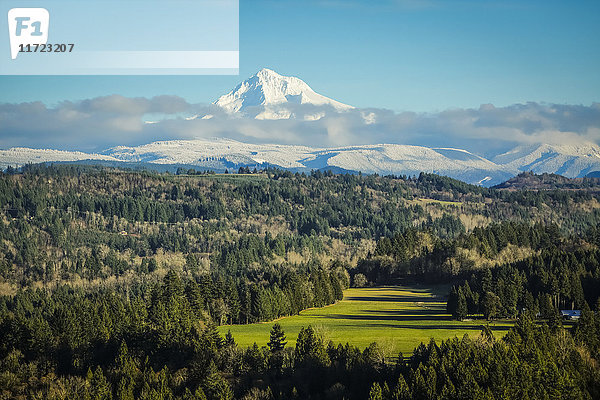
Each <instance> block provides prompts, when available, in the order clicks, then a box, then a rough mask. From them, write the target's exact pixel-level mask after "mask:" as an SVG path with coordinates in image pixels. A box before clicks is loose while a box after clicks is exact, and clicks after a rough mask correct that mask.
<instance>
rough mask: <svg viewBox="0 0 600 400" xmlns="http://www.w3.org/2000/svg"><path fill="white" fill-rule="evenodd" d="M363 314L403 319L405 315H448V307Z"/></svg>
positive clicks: (371, 311)
mask: <svg viewBox="0 0 600 400" xmlns="http://www.w3.org/2000/svg"><path fill="white" fill-rule="evenodd" d="M360 312H363V313H371V314H384V315H385V314H387V315H396V316H398V317H402V316H404V315H438V314H446V307H442V306H440V307H436V308H415V309H414V310H360Z"/></svg>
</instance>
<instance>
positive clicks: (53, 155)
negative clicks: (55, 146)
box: [0, 147, 118, 169]
mask: <svg viewBox="0 0 600 400" xmlns="http://www.w3.org/2000/svg"><path fill="white" fill-rule="evenodd" d="M79 160H102V161H118V160H117V159H115V158H114V157H111V156H109V155H102V154H89V153H82V152H80V151H62V150H51V149H29V148H24V147H13V148H11V149H8V150H0V168H3V169H4V168H6V167H8V166H9V165H10V166H13V167H15V166H22V165H25V164H27V163H33V164H37V163H43V162H56V161H79Z"/></svg>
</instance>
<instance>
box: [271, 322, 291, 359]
mask: <svg viewBox="0 0 600 400" xmlns="http://www.w3.org/2000/svg"><path fill="white" fill-rule="evenodd" d="M285 339H286V337H285V333H284V332H283V329H282V328H281V325H280V324H279V323H275V324H274V325H273V328H271V338H270V339H269V343H267V346H269V349H270V350H271V353H277V352H280V351H282V350H283V348H284V347H285V345H286V344H287V342H286V341H285Z"/></svg>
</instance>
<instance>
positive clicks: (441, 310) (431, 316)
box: [219, 286, 513, 356]
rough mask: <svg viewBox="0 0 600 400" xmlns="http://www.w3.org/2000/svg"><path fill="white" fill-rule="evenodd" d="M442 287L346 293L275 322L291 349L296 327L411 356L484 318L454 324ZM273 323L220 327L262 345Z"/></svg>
mask: <svg viewBox="0 0 600 400" xmlns="http://www.w3.org/2000/svg"><path fill="white" fill-rule="evenodd" d="M447 293H448V287H447V286H438V287H425V286H410V287H409V286H389V287H376V288H364V289H348V290H346V291H345V292H344V299H343V300H342V301H339V302H338V303H336V304H333V305H330V306H327V307H322V308H314V309H309V310H304V311H302V312H301V313H300V315H295V316H291V317H285V318H281V319H279V320H278V322H279V323H280V324H281V326H282V327H283V329H284V331H285V333H286V335H287V338H288V345H289V346H295V344H296V337H297V336H298V332H299V331H300V328H301V327H305V326H308V325H312V326H313V327H314V328H315V329H316V330H317V331H318V332H320V333H321V334H322V335H323V336H324V338H325V340H326V341H329V340H330V339H331V340H333V342H334V343H346V342H349V343H350V344H352V345H355V346H358V347H361V348H364V347H366V346H368V345H369V344H370V343H372V342H378V343H379V344H380V345H381V346H382V347H383V348H384V350H386V352H388V353H389V355H390V356H391V355H394V354H397V353H398V352H399V351H401V352H402V353H403V354H405V355H409V354H410V353H412V351H413V349H414V348H415V347H416V346H418V345H419V343H421V342H425V343H427V342H429V340H430V339H431V338H434V339H435V340H436V341H438V342H439V341H441V340H442V339H448V338H451V337H454V336H458V337H462V336H463V335H464V334H465V333H468V334H469V336H477V335H479V333H480V331H481V327H482V325H483V324H485V323H486V321H485V320H473V321H461V322H459V321H455V320H452V319H451V318H450V315H448V314H445V308H446V303H445V301H444V299H443V297H442V296H443V295H445V294H447ZM512 325H513V322H512V321H495V322H492V323H490V328H492V330H493V331H494V334H495V335H496V336H498V337H500V336H503V335H504V334H505V333H506V331H508V329H509V328H510V327H511V326H512ZM272 326H273V322H265V323H257V324H250V325H228V326H222V327H220V328H219V330H220V332H221V333H223V334H225V333H227V331H228V330H231V333H232V334H233V337H234V338H235V340H236V342H237V343H238V344H239V345H240V346H242V347H246V346H251V345H252V344H253V343H254V342H256V343H257V344H258V345H259V346H264V345H266V344H267V342H268V340H269V331H270V329H271V327H272Z"/></svg>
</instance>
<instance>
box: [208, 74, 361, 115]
mask: <svg viewBox="0 0 600 400" xmlns="http://www.w3.org/2000/svg"><path fill="white" fill-rule="evenodd" d="M214 104H215V105H217V106H219V107H221V108H222V109H224V110H225V111H227V112H228V113H237V112H241V113H244V111H246V109H247V108H248V107H261V106H262V107H268V106H276V105H285V104H312V105H317V106H321V105H329V106H332V107H333V108H335V109H336V110H337V111H344V110H349V109H351V108H352V107H351V106H349V105H346V104H342V103H340V102H337V101H335V100H332V99H330V98H328V97H325V96H322V95H320V94H318V93H316V92H315V91H314V90H312V89H311V87H310V86H308V85H307V84H306V83H305V82H304V81H303V80H301V79H300V78H296V77H294V76H284V75H280V74H278V73H277V72H275V71H273V70H271V69H268V68H263V69H261V70H260V71H258V72H257V73H256V74H254V75H253V76H251V77H250V78H248V79H247V80H245V81H243V82H242V83H240V84H239V85H237V86H236V87H235V88H234V89H233V90H232V91H231V92H229V93H227V94H225V95H223V96H221V97H219V99H218V100H217V101H216V102H215V103H214Z"/></svg>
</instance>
